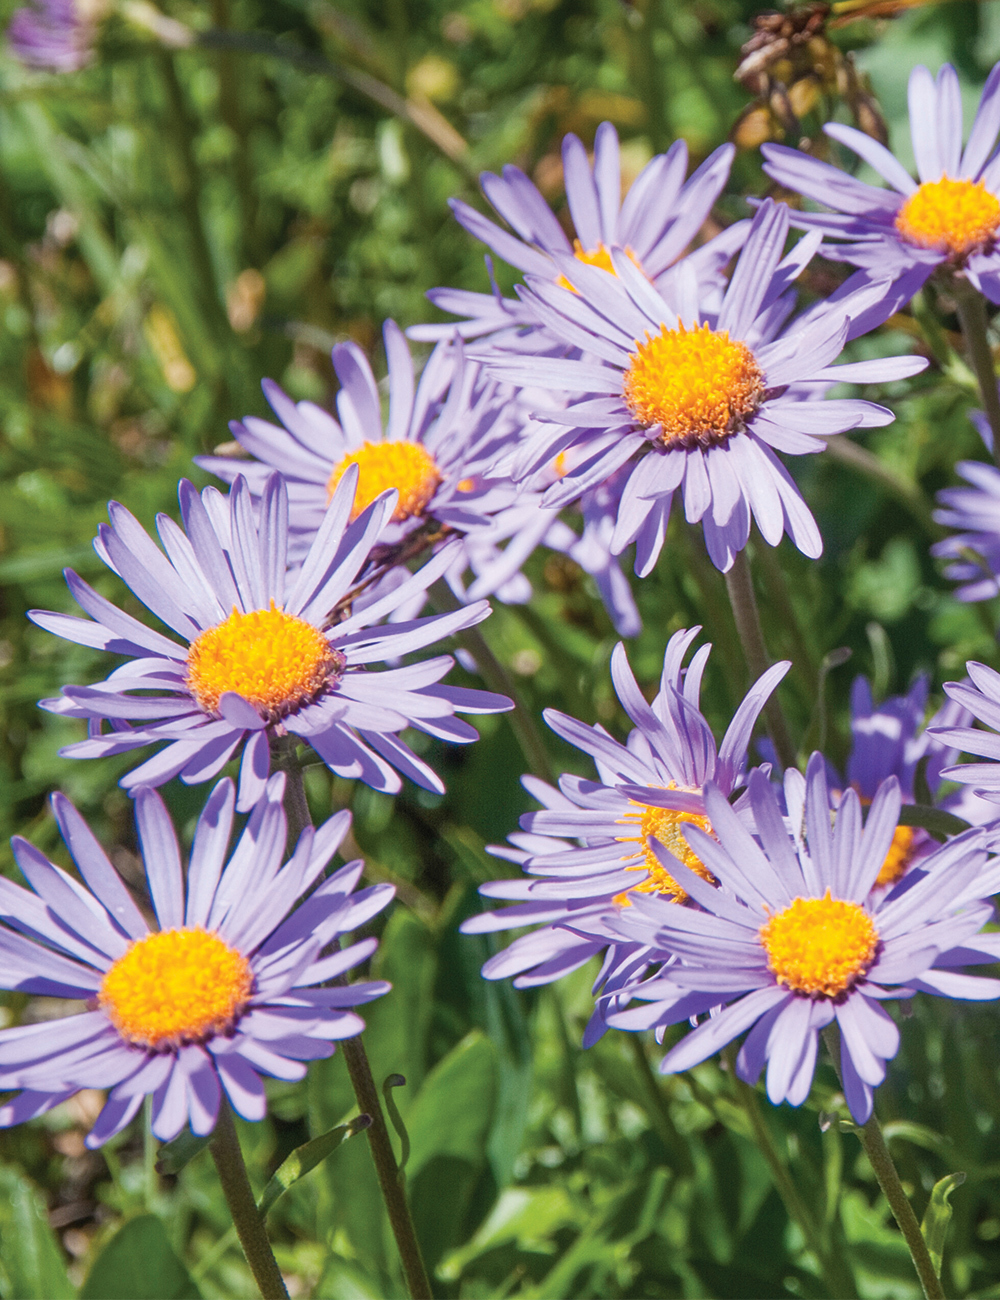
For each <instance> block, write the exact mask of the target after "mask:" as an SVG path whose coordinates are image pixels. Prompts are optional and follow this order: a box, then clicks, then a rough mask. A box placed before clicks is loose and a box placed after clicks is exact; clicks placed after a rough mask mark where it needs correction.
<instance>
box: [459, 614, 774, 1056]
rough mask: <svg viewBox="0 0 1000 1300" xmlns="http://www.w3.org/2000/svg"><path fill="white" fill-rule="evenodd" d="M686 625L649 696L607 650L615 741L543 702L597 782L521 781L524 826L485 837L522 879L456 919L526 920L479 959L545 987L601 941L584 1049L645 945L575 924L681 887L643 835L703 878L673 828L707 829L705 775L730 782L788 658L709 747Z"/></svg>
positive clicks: (673, 895)
mask: <svg viewBox="0 0 1000 1300" xmlns="http://www.w3.org/2000/svg"><path fill="white" fill-rule="evenodd" d="M699 631H700V629H699V628H697V627H696V628H692V629H690V630H685V631H680V632H677V633H675V634H674V635H673V636H672V637H671V638H670V642H669V643H668V645H667V650H666V654H665V655H664V659H663V675H662V677H661V679H660V690H659V692H658V694H657V695H656V698H655V699H654V700H653V703H652V704H647V703H646V700H645V698H644V697H643V695H642V692H641V691H640V690H639V687H638V685H637V684H636V681H635V678H634V677H633V675H632V670H631V669H630V667H629V663H628V658H627V656H626V654H625V648H624V646H622V645H621V644H619V645H618V646H617V647H616V649H615V651H614V654H613V655H612V657H611V676H612V680H613V682H614V685H615V690H616V692H617V694H618V698H619V700H620V701H621V704H622V707H623V708H624V709H625V712H626V713H627V714H628V716H629V718H630V719H631V721H632V722H633V723H634V727H635V729H634V730H633V731H632V732H631V733H630V735H629V737H628V740H627V742H626V743H625V744H624V745H621V744H619V743H618V741H616V740H614V739H612V737H611V736H609V735H608V733H607V732H606V731H605V730H604V728H603V727H601V726H593V727H589V726H586V725H585V724H584V723H582V722H578V721H577V720H576V719H575V718H570V717H568V716H567V715H566V714H564V713H558V712H557V711H556V710H555V709H547V710H546V711H545V714H544V717H545V720H546V722H547V723H548V725H549V726H550V727H551V728H552V730H553V731H554V732H555V733H556V735H557V736H560V737H561V738H562V739H563V740H565V741H568V742H569V744H571V745H574V746H575V747H576V748H577V749H580V750H582V751H583V752H584V753H585V754H589V755H590V756H591V757H592V758H593V759H594V762H595V764H596V767H597V780H596V781H594V780H584V779H582V778H580V777H577V776H570V775H568V774H564V775H563V776H562V777H560V779H559V789H558V790H556V789H553V787H552V786H549V785H546V784H545V783H544V782H542V781H539V780H537V779H535V778H533V777H525V778H524V786H525V789H527V791H528V792H529V794H531V795H533V796H534V797H535V798H536V799H537V800H538V801H539V803H541V804H542V805H543V811H541V812H534V813H528V814H526V815H525V816H524V817H522V818H521V826H522V827H523V829H524V830H525V831H526V832H527V833H526V834H523V835H520V834H515V835H512V836H511V837H510V839H511V843H512V844H513V845H514V848H513V849H508V848H499V847H495V848H493V849H492V850H491V852H493V853H494V854H495V855H496V856H497V857H503V858H507V859H508V860H510V861H512V862H517V863H519V864H520V865H521V866H522V867H523V869H524V871H525V872H526V873H527V874H528V879H526V880H495V881H490V882H489V883H488V884H485V885H483V886H481V887H480V891H479V892H480V893H481V894H483V895H484V896H485V897H487V898H502V899H507V900H514V905H513V906H511V907H506V908H503V909H501V910H499V911H496V912H485V913H483V914H482V915H480V916H475V917H472V918H471V919H470V920H468V921H466V922H465V923H464V924H463V926H462V930H463V932H464V933H466V934H483V933H491V932H494V931H498V930H512V929H517V928H521V927H523V926H529V925H530V926H533V927H535V928H533V929H532V931H531V933H529V934H527V935H524V936H522V937H521V938H518V939H515V940H514V942H513V943H512V944H510V946H509V947H508V948H506V949H505V950H504V951H503V952H501V953H499V954H498V955H497V956H495V957H492V958H490V960H489V961H488V962H487V963H486V965H485V966H484V967H483V975H484V976H485V977H486V978H487V979H504V978H506V977H507V976H509V975H513V976H515V979H514V984H515V987H517V988H530V987H532V986H534V985H537V984H548V983H550V982H551V981H552V980H555V979H559V978H560V977H561V976H563V975H565V974H568V973H569V972H570V971H573V970H576V969H577V968H578V967H580V966H582V965H583V964H584V963H585V962H587V961H588V960H589V959H590V958H591V957H593V956H595V955H596V954H598V953H600V952H601V951H602V950H604V949H607V950H608V951H607V953H606V955H605V961H604V966H603V967H602V970H601V973H600V975H599V976H598V980H597V984H596V985H595V989H597V988H602V987H603V991H604V992H603V996H602V999H601V1000H600V1002H599V1003H598V1008H597V1011H596V1012H595V1015H594V1018H593V1019H592V1020H591V1023H590V1025H589V1026H588V1029H587V1035H586V1037H585V1040H584V1041H585V1043H586V1044H587V1045H589V1044H590V1043H591V1042H594V1041H595V1040H596V1039H597V1038H599V1037H600V1036H601V1034H602V1033H603V1032H604V1029H605V1024H604V1015H605V1011H606V1007H607V1005H608V1004H609V1002H613V998H614V992H615V990H616V988H617V987H618V985H619V983H620V982H621V981H622V980H623V979H626V978H630V977H631V978H634V977H635V975H636V971H639V972H641V971H642V970H644V969H645V968H646V966H648V964H649V961H650V956H649V953H648V950H647V946H646V945H645V943H640V944H634V943H633V944H622V943H621V942H620V941H619V940H618V938H617V936H612V937H611V941H610V946H609V939H608V938H607V937H602V936H601V935H600V934H598V935H596V936H590V935H585V934H582V933H577V931H578V930H579V929H580V928H581V927H582V926H584V925H585V923H586V922H587V921H588V919H590V918H595V919H596V918H600V917H602V916H603V915H604V914H605V913H606V912H607V910H608V908H609V906H614V907H616V908H618V909H622V908H624V909H626V910H627V909H628V907H629V905H630V904H631V902H632V901H633V900H634V899H636V898H637V897H639V896H641V895H645V894H651V895H655V896H656V897H658V898H661V899H664V900H666V901H669V902H672V903H678V902H681V903H682V902H684V901H685V900H686V898H687V891H686V888H685V887H683V886H681V885H679V884H678V883H677V880H676V878H675V877H674V876H673V874H672V872H671V869H670V868H669V866H668V867H666V868H665V867H664V865H663V864H662V862H661V861H660V859H659V858H657V857H656V856H655V855H654V854H653V853H652V852H651V850H650V849H649V847H648V840H649V837H650V836H655V837H656V838H657V839H658V840H659V841H661V842H662V843H664V844H669V845H670V846H671V847H672V848H673V850H674V851H675V852H676V853H677V854H679V855H680V856H681V858H682V860H683V861H684V862H685V863H687V865H688V868H690V870H691V871H694V872H697V873H699V874H700V876H701V878H702V880H711V875H710V871H709V870H708V868H706V866H705V865H704V864H703V863H702V861H701V860H700V859H699V857H698V856H697V855H696V853H695V852H694V851H692V850H689V849H688V847H687V845H686V843H685V841H684V839H683V834H682V828H683V827H684V826H685V825H692V824H693V825H696V826H700V827H703V828H704V829H705V830H706V831H710V830H711V829H712V827H711V825H710V821H709V818H708V817H707V815H706V808H705V801H704V789H705V785H706V783H707V782H709V781H714V782H715V784H716V785H717V787H718V788H719V789H721V790H722V791H723V792H724V794H725V795H729V794H732V793H733V792H734V791H735V790H736V789H737V788H738V787H739V786H740V785H741V784H743V782H744V774H745V770H746V763H747V746H748V745H749V743H750V736H751V733H752V732H753V728H754V723H755V722H756V720H757V716H758V714H759V713H760V711H761V709H762V708H763V706H764V704H765V702H766V700H767V699H768V697H769V696H770V694H771V692H772V691H773V690H774V688H775V687H776V686H777V684H778V682H779V681H781V679H782V677H784V675H785V673H786V672H787V671H788V669H789V668H790V667H791V665H790V664H789V663H787V662H785V663H780V664H776V665H775V666H774V667H773V668H770V669H768V671H767V672H766V673H764V674H763V675H762V676H761V678H760V679H759V680H758V681H757V683H756V684H755V685H754V686H753V687H751V689H750V691H749V692H748V693H747V696H746V698H745V699H744V701H743V702H742V704H741V705H740V707H739V708H738V709H737V711H736V714H735V716H734V717H733V720H732V722H731V723H730V726H729V728H728V730H727V732H726V735H725V737H724V739H723V741H722V744H721V745H720V746H718V747H716V743H715V738H714V736H713V735H712V732H711V729H710V728H709V725H708V723H707V722H706V720H705V718H704V715H703V714H702V713H701V711H700V709H699V707H698V698H699V695H700V692H701V679H702V674H703V672H704V670H705V664H706V662H707V659H708V655H709V651H710V650H711V646H708V645H706V646H702V647H701V649H700V650H698V651H697V652H696V654H695V655H694V657H693V658H692V660H691V663H690V665H689V667H688V668H687V670H686V671H684V670H683V669H682V667H681V665H682V662H683V659H684V656H685V654H686V653H687V651H688V649H689V647H690V646H691V643H692V642H693V641H694V638H695V637H696V636H697V635H698V632H699ZM570 927H572V928H570Z"/></svg>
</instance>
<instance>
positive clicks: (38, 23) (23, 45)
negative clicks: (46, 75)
mask: <svg viewBox="0 0 1000 1300" xmlns="http://www.w3.org/2000/svg"><path fill="white" fill-rule="evenodd" d="M92 8H94V6H93V5H90V4H87V2H86V0H31V3H30V4H26V5H22V6H21V7H20V8H19V9H15V10H14V12H13V14H12V15H11V19H10V24H9V25H8V27H7V42H8V44H9V45H10V49H11V53H12V54H14V56H15V57H16V58H18V59H20V61H21V62H22V63H24V64H27V65H28V67H31V68H48V69H49V70H50V71H52V72H76V71H78V70H79V69H80V68H83V67H86V65H87V64H88V63H89V62H90V61H91V59H93V57H94V51H93V40H94V24H93V22H92V20H91V19H90V18H89V17H88V16H87V10H88V9H92Z"/></svg>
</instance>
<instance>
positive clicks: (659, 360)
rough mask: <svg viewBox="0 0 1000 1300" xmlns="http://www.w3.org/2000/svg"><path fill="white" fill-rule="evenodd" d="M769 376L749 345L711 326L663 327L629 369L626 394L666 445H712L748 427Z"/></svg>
mask: <svg viewBox="0 0 1000 1300" xmlns="http://www.w3.org/2000/svg"><path fill="white" fill-rule="evenodd" d="M764 392H765V383H764V373H763V371H762V370H761V368H760V366H759V365H758V364H757V361H756V359H755V357H754V355H753V353H752V352H751V350H750V349H749V348H748V347H747V346H746V344H745V343H741V342H739V341H738V340H736V339H731V338H730V337H729V331H728V330H713V329H712V328H711V327H710V326H709V325H696V326H694V328H693V329H690V330H689V329H686V328H685V326H684V325H683V324H681V325H679V326H678V327H677V328H676V329H668V328H667V327H666V325H663V326H661V328H660V333H659V334H648V333H647V335H646V341H645V342H644V343H637V344H636V350H635V352H633V353H632V355H631V358H630V360H629V364H628V369H627V370H626V371H625V380H624V387H623V396H624V399H625V404H626V406H627V407H628V409H629V410H630V411H631V412H632V414H633V415H634V416H635V418H636V420H637V421H638V423H639V424H640V425H642V426H643V428H646V429H649V428H652V427H653V426H654V425H658V426H659V429H660V433H659V437H660V440H661V441H662V442H663V443H665V444H666V445H667V446H677V445H679V446H686V447H695V446H699V447H711V446H715V445H718V444H720V443H723V442H725V441H726V440H727V439H728V438H729V437H730V436H731V435H732V434H734V433H737V432H739V431H740V430H741V429H742V428H744V427H745V425H746V422H747V420H749V419H750V417H751V416H752V415H753V414H754V412H755V411H756V410H757V408H758V407H759V406H760V404H761V401H762V400H763V397H764Z"/></svg>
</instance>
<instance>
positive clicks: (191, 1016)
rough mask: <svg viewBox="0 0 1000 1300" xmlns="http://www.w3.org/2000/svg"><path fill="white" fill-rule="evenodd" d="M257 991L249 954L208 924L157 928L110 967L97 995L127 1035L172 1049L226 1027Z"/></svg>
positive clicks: (143, 1043)
mask: <svg viewBox="0 0 1000 1300" xmlns="http://www.w3.org/2000/svg"><path fill="white" fill-rule="evenodd" d="M252 991H253V972H252V971H251V969H250V963H249V962H248V961H247V959H246V958H245V957H243V956H242V955H241V954H240V953H238V952H237V951H236V949H235V948H230V946H229V945H228V944H227V943H225V942H224V941H223V940H222V939H220V938H219V936H218V935H217V934H212V933H211V932H210V931H208V930H203V929H201V928H200V927H195V928H192V929H177V930H158V931H154V932H153V933H152V934H148V935H146V936H145V938H143V939H137V940H136V942H135V943H133V944H131V945H130V946H129V947H128V949H127V950H126V951H125V953H124V954H123V955H122V956H121V957H119V958H118V960H117V961H116V962H114V963H113V965H112V966H111V967H110V968H109V970H108V972H107V974H106V975H105V976H104V979H103V980H102V981H101V987H100V990H99V991H98V994H97V1001H98V1005H99V1006H100V1007H101V1008H102V1009H103V1010H104V1011H105V1013H106V1014H107V1016H108V1018H109V1019H110V1021H111V1023H112V1024H113V1025H114V1027H115V1028H116V1029H117V1030H118V1032H119V1034H121V1036H122V1038H124V1039H127V1041H128V1042H130V1043H135V1044H136V1045H137V1046H139V1047H147V1048H152V1049H153V1050H154V1051H155V1050H157V1049H165V1048H168V1047H179V1046H181V1045H182V1044H183V1043H198V1042H204V1041H205V1039H207V1038H211V1037H212V1035H213V1034H219V1033H226V1032H227V1031H229V1030H231V1029H232V1027H233V1026H234V1025H235V1023H236V1021H237V1020H238V1019H239V1016H240V1013H241V1012H242V1010H243V1008H244V1007H245V1006H246V1004H247V1002H248V1000H249V998H250V994H251V993H252Z"/></svg>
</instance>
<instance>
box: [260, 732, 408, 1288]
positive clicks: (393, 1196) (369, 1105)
mask: <svg viewBox="0 0 1000 1300" xmlns="http://www.w3.org/2000/svg"><path fill="white" fill-rule="evenodd" d="M287 741H288V742H290V743H289V744H287V745H285V744H284V743H283V740H279V741H277V742H275V743H274V745H273V747H272V764H273V766H274V767H275V768H276V769H280V770H281V771H283V772H285V773H286V775H287V783H286V785H285V800H284V803H285V815H286V817H287V818H288V825H289V830H292V829H293V828H294V827H295V826H296V825H298V823H299V822H300V821H301V826H300V827H299V832H298V833H300V832H301V830H302V829H303V828H304V827H306V826H311V825H312V818H311V817H310V815H309V805H308V803H307V802H306V792H305V787H304V786H303V784H302V768H301V767H300V765H299V762H298V759H297V757H296V754H295V741H294V737H291V736H289V737H287ZM334 983H340V984H346V983H347V977H346V976H341V977H340V978H339V979H338V980H334ZM340 1050H341V1051H342V1052H343V1054H344V1063H345V1064H346V1066H347V1073H348V1074H349V1075H350V1079H351V1087H352V1088H353V1089H354V1095H355V1097H356V1098H357V1102H358V1106H359V1107H360V1109H361V1111H362V1113H364V1114H367V1115H370V1116H371V1121H372V1122H371V1126H370V1127H369V1128H368V1129H367V1133H368V1145H369V1147H370V1149H371V1153H372V1161H373V1162H374V1165H375V1173H376V1175H377V1177H378V1185H379V1188H380V1189H381V1192H382V1200H383V1201H384V1202H385V1209H386V1213H387V1214H388V1216H389V1225H390V1227H391V1228H392V1235H393V1236H394V1237H395V1239H396V1248H397V1249H398V1251H399V1258H400V1262H401V1263H402V1265H403V1273H404V1275H405V1277H406V1289H407V1291H408V1292H409V1293H410V1295H411V1297H412V1300H432V1294H433V1293H432V1292H431V1284H430V1281H429V1280H428V1277H427V1269H426V1268H425V1267H424V1259H423V1255H422V1254H421V1253H420V1243H419V1242H418V1241H417V1233H416V1229H415V1228H414V1226H413V1219H412V1217H411V1216H410V1207H409V1204H408V1203H407V1200H406V1190H405V1188H404V1186H403V1182H402V1179H401V1178H400V1174H399V1168H398V1166H397V1164H396V1155H395V1152H394V1151H393V1149H392V1141H391V1139H390V1137H389V1130H388V1128H387V1126H386V1122H385V1115H384V1114H383V1112H382V1100H381V1098H380V1097H379V1094H378V1088H377V1087H376V1086H375V1080H374V1078H373V1077H372V1067H371V1065H370V1063H369V1061H368V1053H367V1052H366V1051H365V1045H364V1043H363V1042H362V1041H361V1037H360V1035H359V1036H358V1037H356V1038H347V1039H345V1040H344V1041H343V1042H342V1043H341V1044H340Z"/></svg>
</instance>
